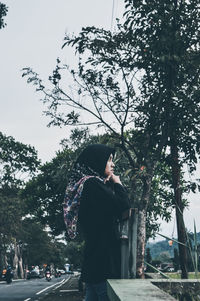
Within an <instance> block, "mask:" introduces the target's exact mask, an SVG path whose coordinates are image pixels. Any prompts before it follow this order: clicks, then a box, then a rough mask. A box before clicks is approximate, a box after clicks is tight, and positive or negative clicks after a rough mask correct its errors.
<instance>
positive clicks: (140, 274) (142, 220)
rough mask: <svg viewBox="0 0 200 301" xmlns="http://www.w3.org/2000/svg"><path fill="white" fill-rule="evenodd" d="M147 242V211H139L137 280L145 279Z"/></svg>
mask: <svg viewBox="0 0 200 301" xmlns="http://www.w3.org/2000/svg"><path fill="white" fill-rule="evenodd" d="M145 242H146V210H144V209H143V210H139V211H138V230H137V272H136V274H137V278H142V279H144V256H145Z"/></svg>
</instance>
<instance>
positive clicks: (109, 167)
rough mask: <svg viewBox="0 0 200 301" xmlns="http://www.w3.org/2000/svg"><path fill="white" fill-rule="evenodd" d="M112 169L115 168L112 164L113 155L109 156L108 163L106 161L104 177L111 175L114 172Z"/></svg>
mask: <svg viewBox="0 0 200 301" xmlns="http://www.w3.org/2000/svg"><path fill="white" fill-rule="evenodd" d="M114 167H115V164H114V162H113V155H112V154H111V155H110V157H109V159H108V161H107V164H106V168H105V172H104V173H105V176H107V177H108V176H110V175H111V174H113V172H114Z"/></svg>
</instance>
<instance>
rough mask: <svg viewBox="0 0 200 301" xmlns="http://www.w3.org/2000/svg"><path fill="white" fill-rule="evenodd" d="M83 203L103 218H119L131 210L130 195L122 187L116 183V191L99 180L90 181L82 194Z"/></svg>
mask: <svg viewBox="0 0 200 301" xmlns="http://www.w3.org/2000/svg"><path fill="white" fill-rule="evenodd" d="M82 197H83V202H85V205H86V206H88V208H89V210H94V211H95V212H96V211H98V212H99V213H100V214H102V215H103V216H117V217H121V214H122V213H123V212H124V211H125V210H127V209H128V208H129V201H128V195H127V193H126V190H125V189H124V188H123V186H122V185H120V184H117V183H115V184H114V190H112V189H111V188H110V187H107V185H105V184H104V183H103V182H102V181H101V180H99V179H97V178H90V179H88V180H87V181H86V182H85V184H84V188H83V192H82Z"/></svg>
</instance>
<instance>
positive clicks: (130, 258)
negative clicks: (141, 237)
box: [120, 208, 137, 279]
mask: <svg viewBox="0 0 200 301" xmlns="http://www.w3.org/2000/svg"><path fill="white" fill-rule="evenodd" d="M122 220H123V221H122V223H121V225H120V232H121V279H129V278H136V256H137V209H135V208H131V209H130V210H129V211H126V212H124V214H123V217H122Z"/></svg>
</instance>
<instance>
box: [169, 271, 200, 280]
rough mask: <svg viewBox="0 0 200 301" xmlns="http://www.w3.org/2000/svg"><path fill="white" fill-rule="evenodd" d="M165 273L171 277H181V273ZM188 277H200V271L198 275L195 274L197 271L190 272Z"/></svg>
mask: <svg viewBox="0 0 200 301" xmlns="http://www.w3.org/2000/svg"><path fill="white" fill-rule="evenodd" d="M165 274H166V275H167V276H168V277H169V278H171V279H181V274H180V273H165ZM188 279H200V272H198V275H197V277H196V275H195V272H189V273H188Z"/></svg>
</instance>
